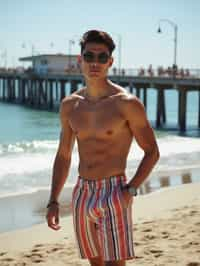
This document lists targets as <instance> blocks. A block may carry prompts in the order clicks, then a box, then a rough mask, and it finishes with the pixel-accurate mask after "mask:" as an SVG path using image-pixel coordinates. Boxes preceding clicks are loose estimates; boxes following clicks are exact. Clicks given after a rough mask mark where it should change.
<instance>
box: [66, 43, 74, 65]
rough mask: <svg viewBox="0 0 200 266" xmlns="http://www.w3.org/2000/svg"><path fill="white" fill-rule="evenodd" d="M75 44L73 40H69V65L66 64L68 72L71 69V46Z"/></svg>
mask: <svg viewBox="0 0 200 266" xmlns="http://www.w3.org/2000/svg"><path fill="white" fill-rule="evenodd" d="M74 44H75V41H74V40H73V39H70V40H69V44H68V45H69V47H68V48H69V61H68V62H69V63H68V67H69V70H70V68H71V52H72V45H74Z"/></svg>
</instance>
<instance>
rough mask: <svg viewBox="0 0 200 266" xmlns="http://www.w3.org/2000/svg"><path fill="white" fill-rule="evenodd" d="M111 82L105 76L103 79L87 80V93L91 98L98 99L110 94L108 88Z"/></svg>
mask: <svg viewBox="0 0 200 266" xmlns="http://www.w3.org/2000/svg"><path fill="white" fill-rule="evenodd" d="M110 85H111V82H110V81H109V80H108V79H107V78H105V79H102V80H90V81H88V80H86V95H87V96H88V97H89V98H90V99H91V100H98V99H100V98H102V97H104V96H106V95H108V89H109V87H110Z"/></svg>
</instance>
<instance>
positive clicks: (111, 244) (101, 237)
mask: <svg viewBox="0 0 200 266" xmlns="http://www.w3.org/2000/svg"><path fill="white" fill-rule="evenodd" d="M125 185H126V177H125V176H112V177H109V178H104V179H102V180H87V179H85V178H82V177H79V178H78V182H77V184H76V186H75V187H74V190H73V195H72V209H73V222H74V228H75V234H76V239H77V244H78V247H79V251H80V257H81V258H85V259H86V258H87V259H91V258H94V257H102V258H103V260H104V261H115V260H128V259H132V258H134V249H133V236H132V201H130V204H129V205H128V207H127V206H125V205H124V202H123V199H122V189H123V187H124V186H125Z"/></svg>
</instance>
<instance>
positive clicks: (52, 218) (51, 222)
mask: <svg viewBox="0 0 200 266" xmlns="http://www.w3.org/2000/svg"><path fill="white" fill-rule="evenodd" d="M46 220H47V224H48V227H50V228H51V229H53V230H56V231H57V230H59V229H60V228H61V226H60V225H59V215H58V214H57V213H56V214H55V213H51V212H48V213H47V215H46Z"/></svg>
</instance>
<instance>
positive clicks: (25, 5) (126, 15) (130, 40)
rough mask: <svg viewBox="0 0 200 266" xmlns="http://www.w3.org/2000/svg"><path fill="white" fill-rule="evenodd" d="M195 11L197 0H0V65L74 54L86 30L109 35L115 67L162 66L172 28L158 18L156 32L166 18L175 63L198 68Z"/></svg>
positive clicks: (168, 57)
mask: <svg viewBox="0 0 200 266" xmlns="http://www.w3.org/2000/svg"><path fill="white" fill-rule="evenodd" d="M199 14H200V0H167V1H166V0H137V1H136V0H124V1H120V0H119V1H118V0H100V1H95V0H57V1H56V0H28V1H27V0H6V1H5V0H0V67H2V66H7V67H17V66H20V65H22V62H19V61H18V58H20V57H24V56H30V55H31V54H32V53H33V54H35V55H36V54H55V53H65V54H68V53H69V50H71V51H70V53H72V54H79V52H80V46H79V40H80V38H81V36H82V34H83V33H84V32H85V31H87V30H91V29H99V30H103V31H106V32H108V33H109V34H111V36H112V37H113V39H114V41H115V43H116V50H115V52H114V54H113V56H114V59H115V61H114V66H116V67H117V66H119V64H120V63H119V62H120V61H121V67H123V68H139V67H145V68H147V67H148V66H149V65H150V64H152V66H153V68H156V67H158V66H160V65H162V66H164V67H168V66H171V65H172V64H173V62H174V35H175V34H174V27H173V26H172V25H171V24H170V23H169V22H167V21H161V22H160V27H161V30H162V33H161V34H158V33H157V30H158V26H159V21H160V20H163V19H166V20H169V21H171V22H173V23H174V24H176V25H177V27H178V33H177V58H176V59H177V65H178V67H180V68H181V67H183V68H190V69H195V68H197V69H198V68H199V69H200V51H199V47H200V15H199ZM70 40H74V44H71V45H69V43H70ZM120 40H121V41H120ZM120 43H121V45H120ZM70 47H71V48H70ZM119 47H121V49H119Z"/></svg>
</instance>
